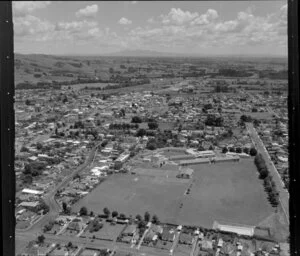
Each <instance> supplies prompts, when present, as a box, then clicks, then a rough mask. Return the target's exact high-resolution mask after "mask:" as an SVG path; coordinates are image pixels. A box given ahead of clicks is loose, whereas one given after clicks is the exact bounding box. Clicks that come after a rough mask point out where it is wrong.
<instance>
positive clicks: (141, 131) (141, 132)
mask: <svg viewBox="0 0 300 256" xmlns="http://www.w3.org/2000/svg"><path fill="white" fill-rule="evenodd" d="M146 133H147V132H146V130H145V129H138V131H137V133H136V136H137V137H143V136H145V135H146Z"/></svg>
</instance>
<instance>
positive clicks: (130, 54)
mask: <svg viewBox="0 0 300 256" xmlns="http://www.w3.org/2000/svg"><path fill="white" fill-rule="evenodd" d="M103 56H116V57H192V55H187V54H183V53H174V52H157V51H149V50H135V51H134V50H126V51H119V52H113V53H107V54H103Z"/></svg>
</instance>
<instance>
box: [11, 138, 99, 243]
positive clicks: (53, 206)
mask: <svg viewBox="0 0 300 256" xmlns="http://www.w3.org/2000/svg"><path fill="white" fill-rule="evenodd" d="M99 145H100V143H99V144H97V145H96V146H95V147H94V148H93V149H92V150H91V152H90V153H89V156H88V157H87V159H86V161H85V162H84V163H83V164H82V165H80V166H79V167H78V168H77V169H75V170H74V171H73V172H72V173H71V174H70V175H69V176H66V177H65V178H64V179H63V180H62V181H61V182H60V183H59V184H58V185H57V186H56V187H55V188H54V189H53V190H52V191H50V192H49V193H48V194H46V195H45V197H44V201H45V203H46V204H47V205H48V206H49V212H48V213H47V214H46V215H44V216H43V217H42V218H40V219H39V220H38V221H37V222H36V223H34V224H33V225H31V226H30V227H28V228H27V229H24V230H20V229H16V243H17V241H18V238H20V237H22V238H23V241H24V238H26V239H27V242H29V241H30V240H32V239H35V238H36V234H38V233H40V232H41V228H42V227H43V226H44V225H46V224H47V223H49V221H51V220H54V219H55V218H56V217H57V216H58V214H59V211H60V205H59V204H58V203H57V202H56V200H55V199H54V196H55V194H56V191H57V190H59V189H61V188H63V187H65V186H66V185H67V184H68V182H69V181H71V180H72V179H73V177H74V176H75V175H76V174H78V173H80V172H82V171H83V170H84V169H85V168H86V167H87V166H89V165H90V164H91V163H92V162H93V160H94V157H95V154H96V152H97V148H98V146H99Z"/></svg>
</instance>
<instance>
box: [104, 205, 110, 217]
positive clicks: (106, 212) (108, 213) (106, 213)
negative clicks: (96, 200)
mask: <svg viewBox="0 0 300 256" xmlns="http://www.w3.org/2000/svg"><path fill="white" fill-rule="evenodd" d="M103 213H104V215H106V216H109V215H110V211H109V210H108V208H107V207H105V208H104V209H103Z"/></svg>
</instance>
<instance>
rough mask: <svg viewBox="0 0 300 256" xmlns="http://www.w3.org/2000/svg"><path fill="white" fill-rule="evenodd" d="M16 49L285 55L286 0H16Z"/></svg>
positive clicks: (75, 52) (64, 52) (26, 51)
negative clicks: (151, 0) (66, 0)
mask: <svg viewBox="0 0 300 256" xmlns="http://www.w3.org/2000/svg"><path fill="white" fill-rule="evenodd" d="M13 21H14V41H15V46H14V47H15V52H16V53H24V54H29V53H41V54H55V55H101V54H108V53H112V52H118V51H126V50H131V51H132V50H151V51H157V52H171V53H181V54H182V53H183V54H187V55H206V56H207V55H270V56H272V55H276V56H278V55H280V56H287V0H284V1H283V0H280V1H279V0H278V1H155V2H150V1H76V2H72V1H68V2H64V1H53V2H51V1H26V2H25V1H24V2H22V1H18V2H16V1H15V2H13Z"/></svg>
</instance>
